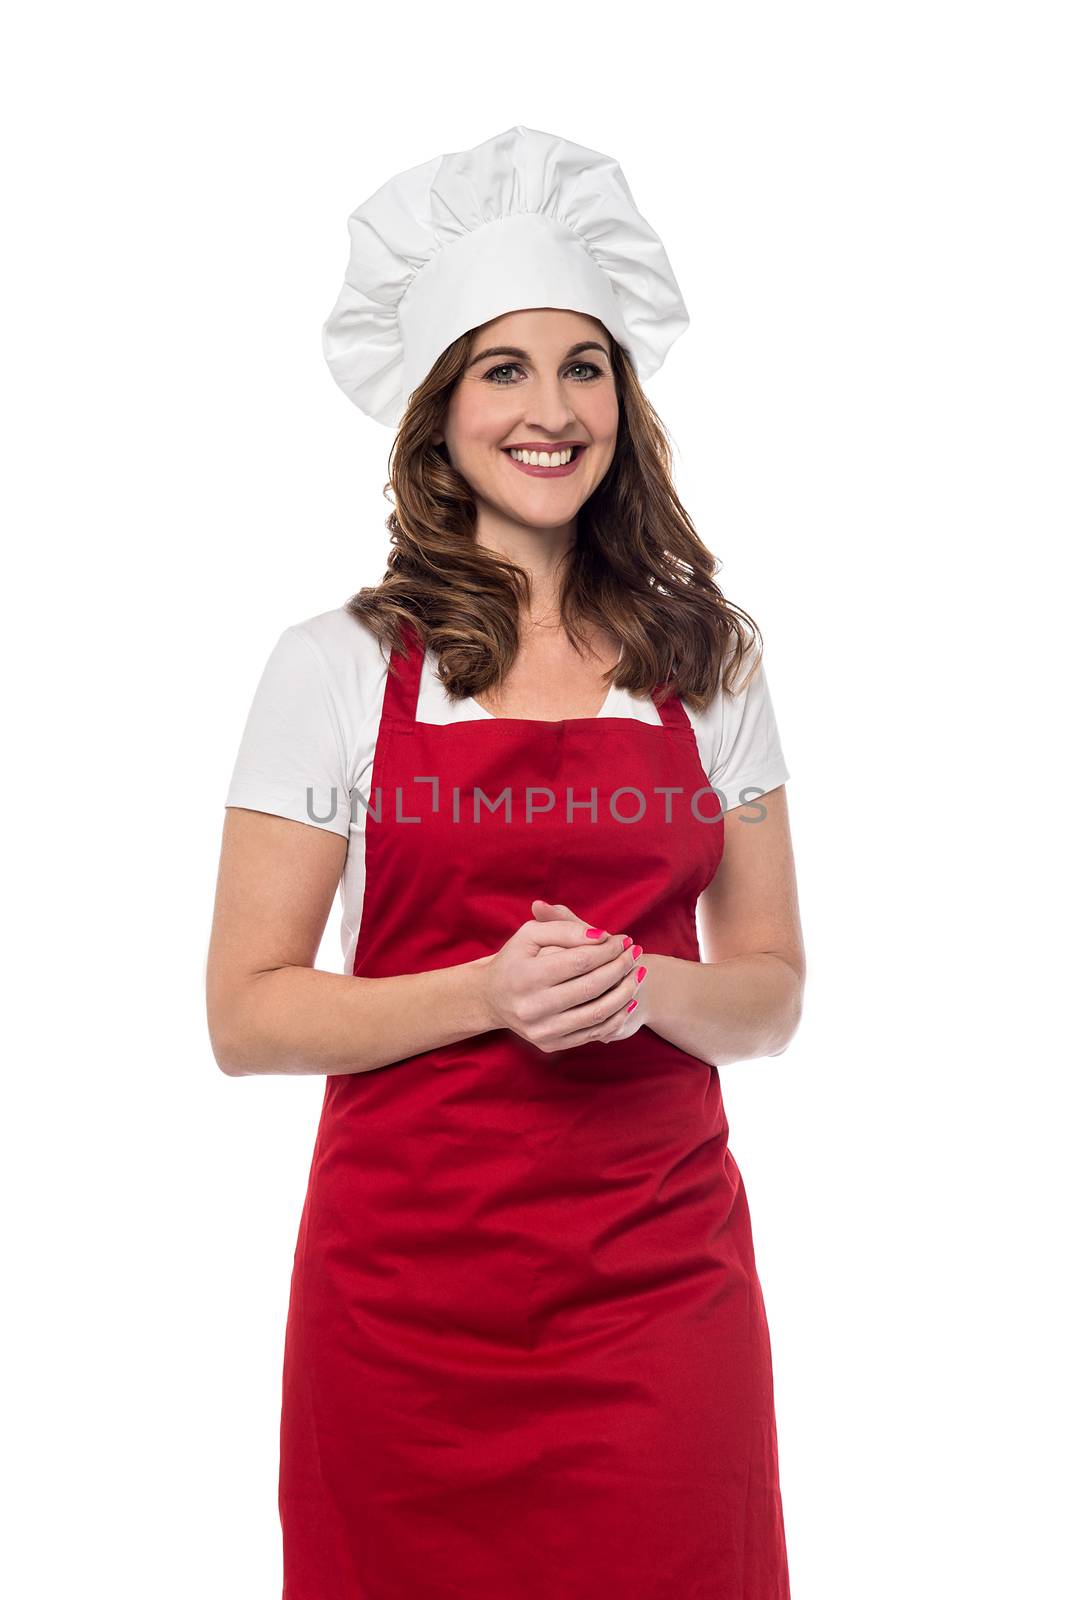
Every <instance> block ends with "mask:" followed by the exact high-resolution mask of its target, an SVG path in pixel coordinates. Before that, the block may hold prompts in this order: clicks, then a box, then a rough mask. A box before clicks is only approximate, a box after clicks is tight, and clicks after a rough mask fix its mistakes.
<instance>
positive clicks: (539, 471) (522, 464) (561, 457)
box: [503, 444, 587, 478]
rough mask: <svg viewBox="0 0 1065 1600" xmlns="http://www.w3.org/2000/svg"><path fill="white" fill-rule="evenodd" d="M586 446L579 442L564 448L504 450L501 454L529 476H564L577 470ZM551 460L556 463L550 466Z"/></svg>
mask: <svg viewBox="0 0 1065 1600" xmlns="http://www.w3.org/2000/svg"><path fill="white" fill-rule="evenodd" d="M586 448H587V446H586V445H583V444H581V445H575V446H573V447H572V449H566V450H521V451H511V450H504V451H503V454H504V455H505V456H506V458H507V460H508V461H510V462H512V463H513V465H514V466H515V467H517V469H518V471H519V472H527V473H528V474H529V475H530V477H533V478H566V477H568V476H569V474H570V473H571V472H575V471H576V470H577V464H578V462H579V461H580V459H581V456H582V455H583V454H584V452H585V449H586ZM567 457H568V458H569V459H567ZM523 458H527V459H523ZM552 461H555V462H557V465H556V466H551V464H550V463H551V462H552ZM541 462H542V463H543V465H541Z"/></svg>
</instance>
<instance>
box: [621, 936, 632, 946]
mask: <svg viewBox="0 0 1065 1600" xmlns="http://www.w3.org/2000/svg"><path fill="white" fill-rule="evenodd" d="M631 943H632V940H631V939H630V938H629V936H628V934H626V935H625V939H624V942H623V943H622V946H621V948H622V949H623V950H627V949H628V948H629V945H630V944H631Z"/></svg>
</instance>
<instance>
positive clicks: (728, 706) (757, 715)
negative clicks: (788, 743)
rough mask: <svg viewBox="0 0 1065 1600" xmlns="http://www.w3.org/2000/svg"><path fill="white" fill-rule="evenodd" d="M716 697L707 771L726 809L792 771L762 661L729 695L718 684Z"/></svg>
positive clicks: (776, 783) (745, 801)
mask: <svg viewBox="0 0 1065 1600" xmlns="http://www.w3.org/2000/svg"><path fill="white" fill-rule="evenodd" d="M742 672H743V669H741V677H742ZM717 699H718V703H719V708H720V727H719V730H718V745H717V750H716V752H715V754H714V758H713V760H712V763H711V765H710V768H709V772H708V776H709V779H710V782H711V783H712V784H713V786H714V788H715V789H716V790H717V792H718V793H719V794H720V795H721V796H722V801H721V808H722V810H723V811H729V810H731V809H732V807H733V806H740V805H744V804H748V803H749V802H750V800H751V799H757V795H751V794H749V793H748V791H750V790H752V789H754V790H758V791H760V792H761V793H763V794H768V793H769V791H770V790H771V789H776V788H777V787H778V786H779V785H780V784H782V783H785V782H787V779H788V777H789V776H790V774H789V772H788V769H787V766H786V765H785V762H784V752H783V751H782V749H781V746H780V734H779V731H778V729H777V720H776V716H775V714H774V711H773V701H772V698H771V696H770V692H769V680H768V678H767V677H766V671H765V662H764V661H760V662H759V664H758V667H757V669H756V670H755V672H754V674H753V676H752V677H751V678H750V679H749V680H748V682H747V684H746V685H745V686H744V688H742V689H740V690H738V691H737V692H736V693H735V694H731V695H730V694H727V693H726V692H725V691H724V689H721V690H720V691H719V693H718V696H717ZM745 795H746V798H745Z"/></svg>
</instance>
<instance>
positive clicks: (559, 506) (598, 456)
mask: <svg viewBox="0 0 1065 1600" xmlns="http://www.w3.org/2000/svg"><path fill="white" fill-rule="evenodd" d="M617 430H618V398H617V390H616V387H615V383H614V374H613V371H612V370H611V366H610V350H609V338H608V335H607V333H606V331H605V330H604V328H603V326H602V324H601V323H600V322H598V321H596V319H595V318H594V317H587V316H583V315H582V314H581V313H579V312H576V311H559V310H555V309H552V308H550V307H542V308H539V309H536V310H530V311H511V312H508V313H507V314H506V315H505V316H502V317H496V318H495V319H494V320H493V321H492V322H486V323H485V324H484V325H483V326H482V327H480V328H478V330H477V332H476V334H475V335H474V339H473V343H472V349H471V354H470V357H469V360H468V362H467V366H466V370H465V372H464V373H463V374H462V376H461V377H460V378H459V379H458V381H457V383H456V384H455V387H454V389H453V391H452V395H451V400H450V403H449V406H448V414H447V419H446V423H445V427H444V434H443V438H444V442H445V443H446V444H447V449H448V455H449V457H450V460H451V463H452V465H453V466H454V467H455V468H456V470H457V471H458V472H460V473H461V474H462V476H463V477H464V478H465V479H466V482H467V483H468V484H469V485H470V488H471V489H472V490H473V493H474V495H475V496H476V498H477V499H478V501H479V502H480V503H481V504H482V506H485V507H490V508H491V510H492V511H493V512H494V513H495V514H496V515H497V516H502V517H503V518H505V519H508V520H510V521H512V522H516V523H520V524H522V525H524V526H526V527H533V528H540V529H552V528H564V527H566V526H567V525H568V524H569V525H572V523H573V522H574V519H575V518H576V515H577V512H578V511H579V509H580V507H581V506H582V505H583V504H584V502H585V501H586V500H587V499H588V497H589V495H590V494H591V493H592V491H593V490H594V489H595V488H596V486H597V485H598V484H599V483H601V482H602V480H603V478H604V477H605V476H606V472H607V469H608V468H609V466H610V463H611V460H612V459H613V455H614V447H615V444H616V441H617ZM569 446H574V447H575V448H574V450H573V452H572V454H571V455H570V457H569V459H568V461H567V460H566V458H565V455H563V463H562V464H557V465H555V466H551V465H550V464H549V463H550V461H551V460H552V459H553V457H554V454H555V453H557V452H560V451H563V450H564V449H565V448H566V447H569ZM518 447H520V448H521V450H522V451H523V452H525V451H527V452H529V453H530V455H524V454H523V455H519V456H518V457H517V458H515V456H514V455H513V454H512V452H513V451H516V450H517V449H518ZM530 456H531V460H530ZM545 456H546V458H547V463H548V464H545V465H540V464H539V463H540V462H541V461H543V460H544V458H545Z"/></svg>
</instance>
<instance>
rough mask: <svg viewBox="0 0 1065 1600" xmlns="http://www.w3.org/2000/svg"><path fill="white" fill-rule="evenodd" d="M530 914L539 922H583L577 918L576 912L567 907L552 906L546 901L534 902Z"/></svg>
mask: <svg viewBox="0 0 1065 1600" xmlns="http://www.w3.org/2000/svg"><path fill="white" fill-rule="evenodd" d="M532 914H533V916H534V917H535V918H536V919H537V920H538V921H539V922H554V921H557V920H558V919H560V918H562V919H565V920H566V921H569V922H581V921H583V918H581V917H578V916H577V914H576V912H574V911H571V910H570V908H569V906H562V905H557V906H556V905H552V904H551V903H550V902H549V901H547V900H534V901H533V903H532Z"/></svg>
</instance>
